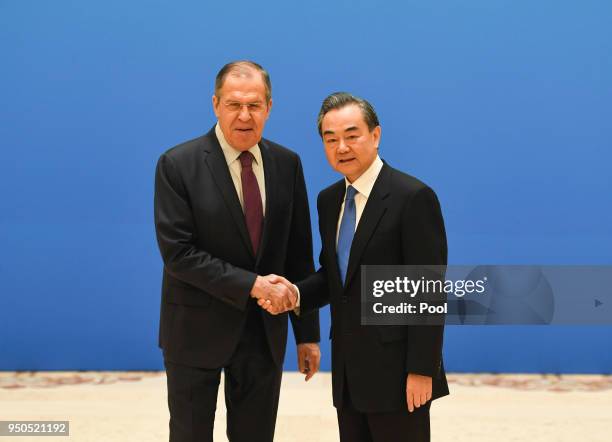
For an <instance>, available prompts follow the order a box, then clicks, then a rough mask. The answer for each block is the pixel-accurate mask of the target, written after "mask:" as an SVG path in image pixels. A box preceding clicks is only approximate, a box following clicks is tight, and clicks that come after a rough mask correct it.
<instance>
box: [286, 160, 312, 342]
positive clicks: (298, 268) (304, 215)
mask: <svg viewBox="0 0 612 442" xmlns="http://www.w3.org/2000/svg"><path fill="white" fill-rule="evenodd" d="M293 189H294V195H293V213H292V214H291V230H290V233H289V246H288V248H287V250H288V253H287V259H286V261H285V272H286V277H287V279H289V280H290V281H292V282H295V281H299V280H301V279H304V278H306V277H307V276H308V275H310V274H312V273H313V272H314V265H313V257H312V230H311V225H310V210H309V208H308V195H307V192H306V183H305V181H304V172H303V170H302V163H301V161H300V159H299V157H298V159H297V165H296V172H295V183H294V186H293ZM289 318H290V319H291V325H292V327H293V334H294V335H295V341H296V343H297V344H302V343H308V342H319V340H320V332H319V311H318V310H313V311H311V312H306V313H302V314H301V315H300V316H297V315H296V314H295V313H293V312H291V313H290V314H289Z"/></svg>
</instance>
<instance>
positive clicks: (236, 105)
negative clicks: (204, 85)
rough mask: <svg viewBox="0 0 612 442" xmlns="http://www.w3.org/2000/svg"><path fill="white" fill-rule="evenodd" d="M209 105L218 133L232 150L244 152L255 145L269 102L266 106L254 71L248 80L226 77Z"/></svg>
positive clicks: (261, 83)
mask: <svg viewBox="0 0 612 442" xmlns="http://www.w3.org/2000/svg"><path fill="white" fill-rule="evenodd" d="M212 101H213V110H214V112H215V115H216V116H217V118H218V119H219V126H220V127H221V131H222V132H223V135H224V136H225V139H226V140H227V142H228V143H229V144H230V145H231V146H232V147H233V148H234V149H236V150H240V151H245V150H248V149H249V148H251V147H253V146H254V145H255V144H257V143H258V142H259V140H260V139H261V135H262V133H263V129H264V126H265V125H266V120H267V119H268V115H270V109H271V108H272V100H270V101H269V102H268V103H266V86H265V83H264V80H263V78H262V76H261V74H260V73H259V72H258V71H256V70H253V71H252V73H251V75H248V76H244V75H240V76H236V75H232V74H231V73H230V74H229V75H228V76H227V77H226V78H225V81H224V83H223V87H222V88H221V90H220V91H219V96H218V97H217V96H216V95H213V98H212Z"/></svg>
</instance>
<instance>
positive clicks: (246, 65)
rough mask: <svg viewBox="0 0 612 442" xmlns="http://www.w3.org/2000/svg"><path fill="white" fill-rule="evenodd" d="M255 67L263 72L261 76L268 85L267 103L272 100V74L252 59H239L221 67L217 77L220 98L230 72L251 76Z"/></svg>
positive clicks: (216, 90)
mask: <svg viewBox="0 0 612 442" xmlns="http://www.w3.org/2000/svg"><path fill="white" fill-rule="evenodd" d="M252 69H254V70H256V71H257V72H259V73H260V74H261V78H262V79H263V81H264V85H265V86H266V104H268V103H269V102H270V99H271V98H272V82H271V81H270V74H268V71H266V70H265V69H264V68H263V67H262V66H261V65H259V64H257V63H255V62H254V61H250V60H237V61H232V62H229V63H227V64H226V65H225V66H223V67H222V68H221V70H220V71H219V73H218V74H217V77H216V78H215V96H216V97H217V98H220V96H221V95H220V91H221V88H222V87H223V83H225V79H226V78H227V76H228V75H230V74H235V75H238V76H242V75H244V76H250V75H251V70H252Z"/></svg>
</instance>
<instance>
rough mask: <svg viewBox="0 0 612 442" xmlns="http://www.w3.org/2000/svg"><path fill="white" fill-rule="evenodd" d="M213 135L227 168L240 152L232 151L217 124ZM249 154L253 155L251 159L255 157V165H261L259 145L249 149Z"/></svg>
mask: <svg viewBox="0 0 612 442" xmlns="http://www.w3.org/2000/svg"><path fill="white" fill-rule="evenodd" d="M215 135H217V140H219V144H220V145H221V150H222V151H223V155H224V156H225V161H226V162H227V165H228V166H229V165H230V164H232V163H233V162H234V161H236V160H237V159H238V157H239V156H240V154H241V153H242V152H241V151H239V150H237V149H234V148H233V147H232V146H231V145H230V144H229V143H228V142H227V140H226V139H225V135H223V131H222V130H221V126H219V123H217V124H216V125H215ZM249 152H251V153H252V154H253V157H255V163H257V164H259V165H261V164H263V163H262V159H261V150H260V149H259V144H256V145H255V146H253V147H251V148H250V149H249Z"/></svg>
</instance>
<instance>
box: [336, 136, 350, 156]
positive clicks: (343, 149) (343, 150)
mask: <svg viewBox="0 0 612 442" xmlns="http://www.w3.org/2000/svg"><path fill="white" fill-rule="evenodd" d="M349 150H350V149H349V147H348V146H347V145H346V143H345V142H344V140H343V139H342V138H340V142H339V143H338V153H347V152H348V151H349Z"/></svg>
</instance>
